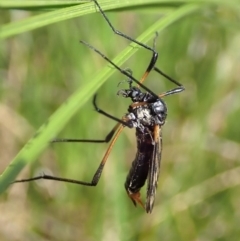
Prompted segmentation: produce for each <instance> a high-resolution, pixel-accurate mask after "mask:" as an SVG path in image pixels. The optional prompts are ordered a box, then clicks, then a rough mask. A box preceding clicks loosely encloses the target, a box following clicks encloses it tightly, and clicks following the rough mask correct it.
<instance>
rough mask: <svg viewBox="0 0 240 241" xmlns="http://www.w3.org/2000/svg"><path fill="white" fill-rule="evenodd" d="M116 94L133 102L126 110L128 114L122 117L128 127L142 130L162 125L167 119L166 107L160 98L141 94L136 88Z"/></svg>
mask: <svg viewBox="0 0 240 241" xmlns="http://www.w3.org/2000/svg"><path fill="white" fill-rule="evenodd" d="M118 94H119V95H122V96H123V97H125V98H131V99H132V101H133V104H132V105H130V106H129V108H128V113H127V114H126V115H125V116H124V119H125V120H126V121H127V122H128V124H129V126H132V127H133V128H140V129H144V128H146V127H150V126H155V125H164V123H165V120H166V117H167V106H166V104H165V102H164V101H163V100H162V99H161V98H157V97H155V96H153V95H152V94H150V93H143V92H142V91H141V90H140V89H139V88H137V87H131V88H130V89H126V90H120V91H119V92H118ZM138 104H139V105H138Z"/></svg>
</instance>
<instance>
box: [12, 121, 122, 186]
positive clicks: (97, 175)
mask: <svg viewBox="0 0 240 241" xmlns="http://www.w3.org/2000/svg"><path fill="white" fill-rule="evenodd" d="M123 128H124V126H122V125H120V126H119V127H118V129H117V130H116V134H115V136H114V137H113V139H112V141H111V142H110V144H109V147H108V149H107V151H106V153H105V155H104V157H103V159H102V161H101V163H100V165H99V167H98V169H97V171H96V172H95V174H94V176H93V178H92V181H91V182H85V181H79V180H74V179H69V178H62V177H55V176H50V175H46V174H44V173H43V174H42V175H40V176H37V177H33V178H28V179H21V180H16V181H14V182H12V183H17V182H31V181H36V180H39V179H47V180H53V181H59V182H68V183H74V184H78V185H83V186H90V187H92V186H96V185H97V184H98V181H99V179H100V177H101V174H102V171H103V168H104V165H105V163H106V161H107V159H108V156H109V154H110V152H111V150H112V148H113V146H114V144H115V142H116V140H117V138H118V136H119V135H120V133H121V132H122V130H123Z"/></svg>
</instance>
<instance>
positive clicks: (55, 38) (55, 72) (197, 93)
mask: <svg viewBox="0 0 240 241" xmlns="http://www.w3.org/2000/svg"><path fill="white" fill-rule="evenodd" d="M99 2H100V4H101V6H102V8H103V9H105V10H112V11H108V12H107V16H108V17H109V19H110V20H111V22H112V23H113V25H114V26H115V27H116V28H117V29H119V30H121V31H123V32H124V33H126V34H128V35H130V36H132V37H134V38H136V39H139V40H141V41H143V42H146V43H148V44H149V45H152V40H153V37H154V32H155V31H158V32H159V38H158V42H157V50H158V52H159V60H158V64H157V66H158V67H159V68H161V69H162V70H163V71H164V72H165V73H167V74H168V75H170V76H172V77H173V78H175V79H176V80H178V81H179V82H181V83H182V84H183V85H184V86H185V88H186V91H185V92H183V93H181V94H179V95H174V96H169V97H166V103H167V105H168V109H169V113H168V119H167V122H166V124H165V126H164V127H163V155H162V168H161V175H160V180H159V188H158V193H157V197H156V203H155V208H154V209H153V213H152V214H150V215H147V214H145V212H144V211H143V210H142V209H141V208H140V207H138V208H134V206H133V205H132V203H131V201H130V200H129V198H128V197H127V195H126V193H125V190H124V182H125V178H126V175H127V173H128V170H129V168H130V166H131V162H132V160H133V159H134V156H135V153H136V140H135V139H136V138H135V134H134V130H129V129H128V128H126V129H125V131H124V132H123V134H122V135H121V136H120V138H119V140H118V141H117V143H116V145H115V147H114V149H113V151H112V153H111V155H110V157H109V160H108V162H107V164H106V167H105V169H104V172H103V175H102V178H101V180H100V182H99V184H98V186H97V187H95V188H87V187H82V186H77V185H72V184H65V183H57V182H50V181H45V180H40V181H38V182H35V183H20V184H14V185H12V186H10V187H9V183H10V182H11V181H13V180H15V179H19V178H20V179H21V178H28V177H33V176H36V175H38V174H39V173H41V172H43V171H44V172H45V173H48V174H52V175H55V176H61V177H69V178H74V179H79V180H86V181H88V180H91V178H92V175H93V174H94V171H95V170H96V168H97V166H98V164H99V162H100V161H101V158H102V157H103V155H104V152H105V150H106V148H107V144H99V145H96V144H86V143H85V144H83V143H82V144H69V143H66V144H63V143H55V144H49V141H50V140H51V139H52V138H54V137H63V138H64V137H65V138H86V139H87V138H91V139H93V138H96V139H101V138H104V137H105V135H106V134H107V133H108V131H109V130H110V129H111V128H112V127H113V126H114V124H115V123H114V122H113V121H112V120H109V119H106V118H105V117H104V116H101V115H99V114H98V113H96V112H95V111H94V109H93V106H92V103H91V102H92V97H93V94H94V93H98V105H99V107H101V108H102V109H104V110H106V111H107V112H109V113H111V114H113V115H114V116H117V117H119V118H121V117H122V116H123V115H124V114H125V113H126V111H127V108H128V105H129V103H130V102H129V100H126V99H124V98H121V97H118V96H117V95H116V93H117V91H118V90H119V89H121V88H125V87H126V86H127V85H126V84H125V83H122V84H121V85H119V86H118V83H119V82H121V81H123V80H124V79H126V78H125V77H124V76H123V75H121V74H120V73H118V72H117V71H116V70H114V69H113V68H112V67H110V66H109V64H107V63H106V61H105V60H103V59H102V58H101V57H100V56H99V55H97V54H96V53H94V52H93V51H91V50H90V49H88V48H87V47H86V46H83V45H81V44H80V43H79V40H80V39H81V40H85V41H87V42H89V43H90V44H92V45H93V46H95V47H96V48H97V49H99V50H100V51H101V52H103V53H104V54H106V55H107V56H108V57H109V58H110V59H113V60H114V62H115V63H117V64H118V65H121V66H122V67H123V68H131V69H132V70H133V74H134V76H135V77H136V78H140V77H141V75H142V74H143V73H144V71H145V69H146V67H147V65H148V63H149V60H150V58H151V53H150V52H148V51H146V50H143V49H141V48H139V47H136V45H134V44H131V45H129V44H130V43H129V42H128V41H127V40H125V39H122V38H120V37H119V36H116V35H114V34H113V33H112V31H111V29H110V28H109V27H108V25H107V24H106V22H105V21H104V19H103V18H102V16H101V15H100V14H99V13H96V8H95V7H93V3H92V2H86V1H85V2H83V1H82V4H80V5H77V4H76V1H54V4H51V1H31V2H30V1H21V5H16V1H3V0H2V1H1V2H0V7H2V9H0V13H1V17H0V24H1V28H0V38H1V44H0V81H1V82H0V116H1V124H0V170H1V173H2V176H1V178H0V191H1V192H2V195H1V197H0V200H1V204H0V205H1V217H0V224H1V225H0V240H104V241H105V240H121V241H122V240H129V241H130V240H139V241H140V240H164V241H168V240H169V241H173V240H183V241H188V240H189V241H191V240H204V241H205V240H206V241H208V240H209V241H212V240H218V241H220V240H221V241H222V240H231V241H235V240H236V241H237V240H238V237H239V236H240V231H239V220H240V212H239V202H240V194H239V193H240V192H239V191H238V190H239V184H240V178H239V176H240V168H239V156H240V151H239V150H240V144H239V142H240V130H239V122H238V121H239V119H240V112H239V109H240V108H239V106H240V104H239V103H240V98H239V94H238V92H239V91H240V85H239V82H238V80H239V64H240V63H239V47H240V46H239V43H240V40H239V38H240V36H239V14H240V8H239V4H238V3H237V1H228V2H227V3H226V2H225V1H174V2H172V1H165V2H164V3H161V1H160V0H132V1H127V0H122V1H117V2H116V1H110V0H102V1H99ZM29 3H30V4H29ZM14 4H15V5H14ZM37 4H38V5H37ZM60 4H61V5H60ZM12 9H14V10H12ZM16 9H22V10H16ZM90 13H91V14H90ZM145 84H146V85H147V86H148V87H149V88H151V89H152V90H154V91H155V92H156V93H161V92H164V91H166V90H169V89H171V88H172V87H173V85H172V84H171V83H169V82H168V81H166V80H165V79H164V78H163V77H162V76H159V75H158V74H157V73H154V72H152V73H151V74H150V76H149V77H148V79H147V80H146V82H145ZM36 133H37V134H36ZM32 137H33V138H32ZM31 138H32V139H31ZM29 140H30V141H29ZM26 143H27V144H26ZM11 160H12V161H11ZM21 170H23V172H21V173H20V171H21ZM142 198H143V200H144V199H145V189H144V190H142ZM9 225H11V226H12V227H13V228H10V229H9ZM13 229H14V231H13Z"/></svg>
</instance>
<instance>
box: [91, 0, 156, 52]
mask: <svg viewBox="0 0 240 241" xmlns="http://www.w3.org/2000/svg"><path fill="white" fill-rule="evenodd" d="M92 1H93V2H94V3H95V4H96V6H97V7H98V9H99V12H100V13H101V14H102V16H103V17H104V19H105V20H106V22H107V23H108V25H109V27H110V28H111V29H112V31H113V32H114V33H115V34H117V35H119V36H121V37H123V38H125V39H128V40H130V41H132V42H134V43H136V44H138V45H139V46H142V47H143V48H145V49H148V50H150V51H152V52H154V53H156V51H155V49H154V48H151V47H150V46H148V45H146V44H143V43H141V42H139V41H137V40H136V39H133V38H131V37H130V36H127V35H126V34H124V33H122V32H120V31H119V30H117V29H115V28H114V26H113V25H112V24H111V22H110V21H109V19H108V17H107V16H106V14H105V13H104V11H103V10H102V8H101V7H100V5H99V3H98V2H97V1H96V0H92ZM156 54H157V53H156Z"/></svg>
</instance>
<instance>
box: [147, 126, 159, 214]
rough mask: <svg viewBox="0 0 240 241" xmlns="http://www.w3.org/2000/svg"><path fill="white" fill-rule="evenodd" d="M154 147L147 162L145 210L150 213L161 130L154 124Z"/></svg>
mask: <svg viewBox="0 0 240 241" xmlns="http://www.w3.org/2000/svg"><path fill="white" fill-rule="evenodd" d="M153 137H154V148H153V153H152V158H151V161H150V163H149V173H148V186H147V200H146V206H145V208H146V212H147V213H151V212H152V209H153V206H154V200H155V195H156V190H157V185H158V178H159V173H160V163H161V152H162V132H161V127H160V126H159V125H156V126H155V128H154V133H153Z"/></svg>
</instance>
